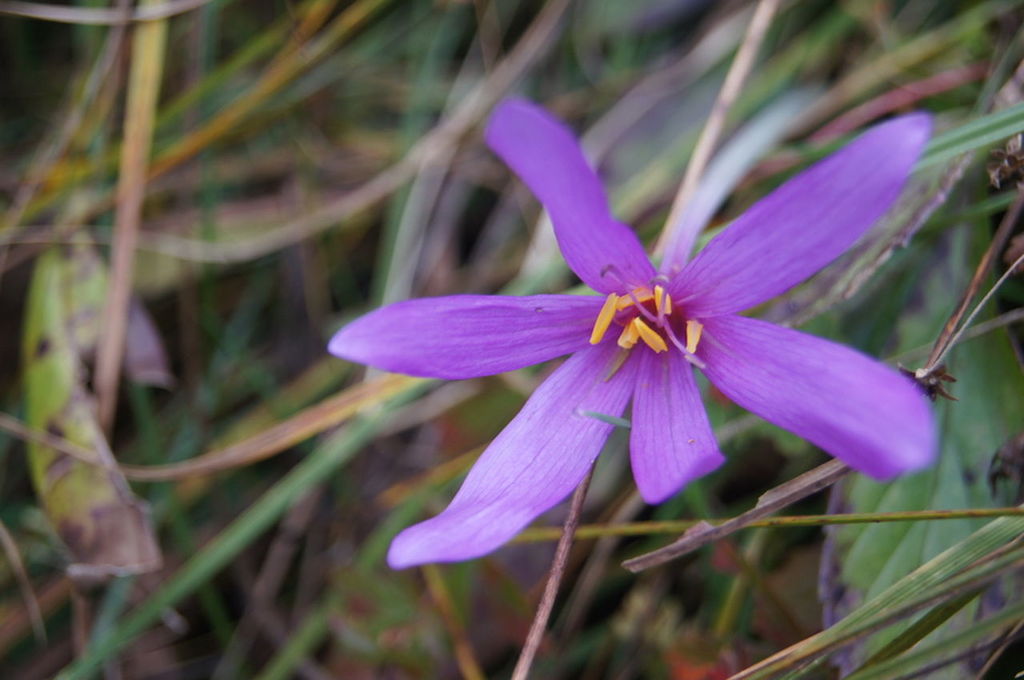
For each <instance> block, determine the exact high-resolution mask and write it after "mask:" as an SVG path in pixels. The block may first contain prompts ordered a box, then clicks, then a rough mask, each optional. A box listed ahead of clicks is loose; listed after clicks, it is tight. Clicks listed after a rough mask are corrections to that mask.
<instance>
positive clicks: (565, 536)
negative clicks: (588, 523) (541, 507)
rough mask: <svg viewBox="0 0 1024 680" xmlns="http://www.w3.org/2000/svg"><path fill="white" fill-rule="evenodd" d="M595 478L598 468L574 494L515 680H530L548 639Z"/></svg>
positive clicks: (520, 658)
mask: <svg viewBox="0 0 1024 680" xmlns="http://www.w3.org/2000/svg"><path fill="white" fill-rule="evenodd" d="M593 475H594V469H593V468H591V469H590V472H588V473H587V476H586V477H585V478H584V479H583V481H582V482H580V485H579V486H578V487H576V491H574V492H573V495H572V504H571V505H570V507H569V516H568V517H566V519H565V524H564V525H563V526H562V536H561V538H559V539H558V546H557V547H556V548H555V558H554V560H552V562H551V571H550V572H549V573H548V582H547V584H545V586H544V594H543V595H541V598H540V603H539V604H538V605H537V613H536V614H534V615H533V623H531V624H530V632H529V633H527V634H526V642H525V643H523V651H522V652H520V654H519V660H518V661H517V662H516V667H515V669H514V670H513V671H512V680H526V678H528V677H529V675H530V668H531V667H532V666H533V659H534V657H536V656H537V649H538V648H539V647H540V642H541V639H542V638H543V637H544V630H545V629H546V628H547V625H548V619H550V618H551V610H552V609H553V608H554V606H555V597H556V596H557V595H558V586H559V584H561V582H562V576H563V575H565V567H566V564H567V563H568V561H569V549H570V548H571V547H572V539H573V536H574V535H575V534H576V527H578V526H579V524H580V514H581V513H582V511H583V500H584V499H585V498H586V496H587V489H588V488H589V487H590V478H591V477H593Z"/></svg>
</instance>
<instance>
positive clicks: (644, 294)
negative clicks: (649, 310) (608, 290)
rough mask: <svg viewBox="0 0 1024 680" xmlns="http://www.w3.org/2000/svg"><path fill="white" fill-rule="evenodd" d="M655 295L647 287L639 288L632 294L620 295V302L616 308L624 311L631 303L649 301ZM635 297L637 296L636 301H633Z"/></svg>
mask: <svg viewBox="0 0 1024 680" xmlns="http://www.w3.org/2000/svg"><path fill="white" fill-rule="evenodd" d="M653 297H654V295H653V294H652V293H651V291H650V290H648V289H647V288H637V289H636V290H634V291H633V295H632V296H629V295H623V296H621V297H619V302H618V304H617V305H616V309H618V310H619V311H622V310H623V309H626V308H627V307H629V306H630V305H634V304H636V302H647V301H648V300H650V299H652V298H653ZM633 298H636V302H634V301H633Z"/></svg>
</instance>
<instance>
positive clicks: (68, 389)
mask: <svg viewBox="0 0 1024 680" xmlns="http://www.w3.org/2000/svg"><path fill="white" fill-rule="evenodd" d="M74 274H75V272H74V270H73V269H72V268H71V267H70V266H68V261H67V260H65V259H63V258H62V257H61V255H60V253H59V252H58V251H57V250H55V249H51V250H49V251H47V252H46V253H44V254H43V255H42V256H41V257H40V258H39V260H38V261H37V263H36V267H35V270H34V272H33V276H32V284H31V287H30V290H29V298H28V311H27V315H26V321H25V331H24V336H23V338H22V341H23V342H22V355H23V359H24V363H25V400H26V403H25V415H26V419H27V420H28V424H29V426H31V427H32V428H33V429H36V430H40V431H45V432H47V433H49V434H50V435H53V436H56V437H60V438H63V439H65V440H67V441H68V442H70V443H72V444H74V445H76V446H77V447H79V448H81V449H84V450H88V451H90V452H91V453H92V454H93V455H94V456H95V463H89V462H83V461H81V460H77V459H75V458H73V457H71V456H70V455H68V454H67V453H64V452H61V451H58V450H56V449H54V448H51V447H48V446H43V445H40V444H37V443H29V444H28V456H29V471H30V474H31V477H32V483H33V485H34V486H35V489H36V493H37V495H38V496H39V499H40V502H41V504H42V506H43V509H44V511H45V512H46V515H47V517H48V518H49V520H50V522H51V523H52V525H53V527H54V528H55V529H56V531H57V534H58V535H59V536H60V538H61V540H62V541H63V542H64V544H65V545H66V546H67V548H68V550H69V551H70V553H71V558H72V565H71V566H70V567H69V570H68V571H69V573H70V574H71V575H73V576H81V577H85V578H90V579H93V578H105V577H108V576H111V575H120V574H131V573H141V572H147V571H152V570H154V569H157V568H159V566H160V564H161V557H160V550H159V547H158V546H157V542H156V537H155V535H154V533H153V528H152V526H151V523H150V519H149V510H148V508H147V507H146V505H145V504H144V503H142V502H141V501H139V500H138V499H137V498H136V497H135V496H134V495H132V492H131V490H130V489H129V488H128V484H127V482H126V481H125V478H124V476H123V475H121V473H120V471H118V470H117V468H116V464H115V461H114V457H113V454H112V453H111V451H110V448H109V446H108V444H107V441H106V439H105V438H104V436H103V432H102V431H101V429H100V427H99V424H98V423H97V421H96V413H95V409H94V405H93V402H92V399H91V397H90V395H89V394H88V393H87V392H86V390H85V388H84V386H83V383H82V369H81V365H80V359H79V356H78V353H77V352H78V345H77V342H76V339H75V337H74V333H73V331H72V327H73V325H74V319H75V315H74V312H75V311H76V309H77V308H76V307H75V306H74V305H73V304H71V298H72V296H71V291H72V290H74V289H75V287H76V284H77V283H78V282H77V281H76V280H75V276H74Z"/></svg>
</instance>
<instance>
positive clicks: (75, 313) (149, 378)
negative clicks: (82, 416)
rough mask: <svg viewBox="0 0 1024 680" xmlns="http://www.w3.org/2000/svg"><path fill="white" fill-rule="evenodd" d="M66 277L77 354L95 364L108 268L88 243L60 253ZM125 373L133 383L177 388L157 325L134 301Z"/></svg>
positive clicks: (70, 247) (130, 318) (70, 323)
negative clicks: (93, 361)
mask: <svg viewBox="0 0 1024 680" xmlns="http://www.w3.org/2000/svg"><path fill="white" fill-rule="evenodd" d="M59 259H60V262H61V273H62V275H63V276H64V277H65V278H64V279H63V282H62V288H63V290H64V291H65V295H66V297H65V300H66V304H67V306H68V308H67V320H68V324H69V328H70V331H71V338H72V339H73V341H74V346H75V350H76V352H77V353H78V356H79V357H80V358H82V359H83V360H86V361H88V360H91V358H92V356H93V354H94V353H95V351H96V343H97V342H98V341H99V337H100V324H101V320H102V317H103V307H104V305H105V304H106V300H107V288H108V285H109V276H108V275H107V265H106V263H105V262H104V261H103V260H102V259H101V258H100V256H99V255H98V254H97V253H96V250H95V249H94V248H93V247H92V245H91V244H88V243H75V244H72V245H70V246H68V247H67V248H65V249H62V250H61V251H60V253H59ZM126 333H127V338H126V342H125V353H124V370H125V375H127V377H128V379H129V380H132V381H133V382H137V383H140V384H143V385H154V386H156V387H169V386H170V385H172V384H174V376H173V375H172V374H171V370H170V364H169V362H168V360H167V352H166V350H165V349H164V345H163V341H162V340H161V339H160V335H159V333H158V332H157V329H156V325H155V324H154V323H153V320H152V319H151V318H150V316H149V313H148V312H147V311H146V308H145V307H144V306H143V305H142V303H141V302H139V300H138V299H136V298H133V299H132V302H131V308H130V309H129V314H128V328H127V330H126Z"/></svg>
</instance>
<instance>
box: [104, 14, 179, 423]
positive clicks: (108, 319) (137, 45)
mask: <svg viewBox="0 0 1024 680" xmlns="http://www.w3.org/2000/svg"><path fill="white" fill-rule="evenodd" d="M143 4H144V5H152V4H153V3H152V2H150V1H148V0H143ZM166 40H167V23H166V21H165V20H157V21H153V22H148V23H144V24H141V25H140V26H138V27H137V28H136V29H135V35H134V36H132V69H131V75H130V77H129V82H128V100H127V103H126V105H125V125H124V145H123V146H122V147H121V169H120V176H119V177H118V184H117V210H116V213H115V217H114V252H113V256H112V261H111V276H110V290H109V292H108V297H107V304H106V306H105V307H104V309H103V325H102V337H101V339H100V342H99V345H98V347H97V352H96V376H95V384H96V399H97V410H98V418H99V423H100V427H102V428H103V430H104V431H106V432H109V431H110V429H111V426H112V425H113V422H114V412H115V410H116V409H117V388H118V383H119V382H120V378H121V358H122V355H123V354H124V344H125V331H126V329H127V325H128V306H129V302H130V298H131V292H132V279H133V277H134V272H135V248H136V244H137V242H138V235H139V226H140V224H141V221H142V199H143V197H144V196H145V193H146V168H147V166H148V165H149V152H150V148H151V146H152V142H153V125H154V120H155V116H156V104H157V97H158V95H159V93H160V80H161V76H162V74H163V60H164V44H165V43H166Z"/></svg>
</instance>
